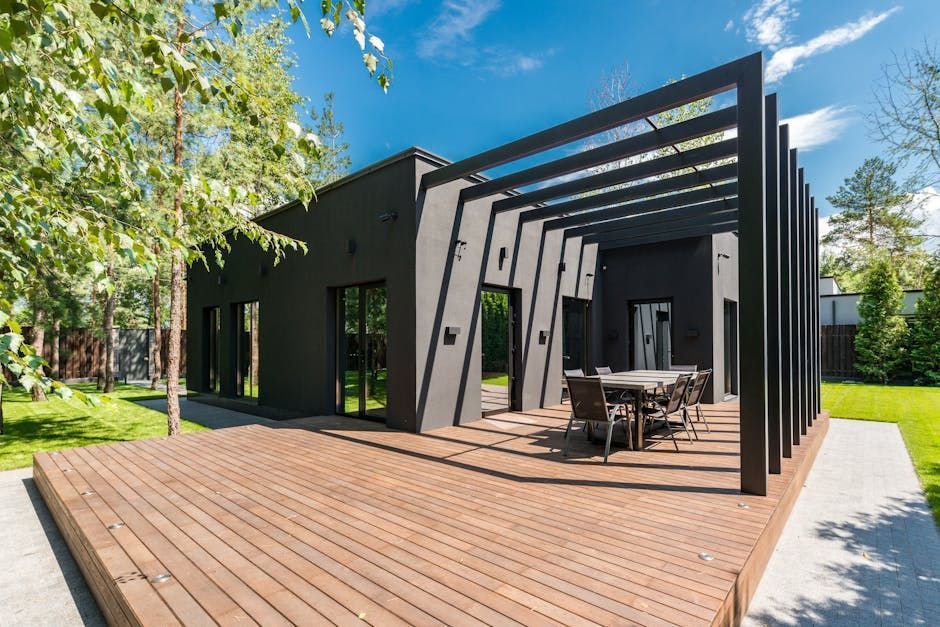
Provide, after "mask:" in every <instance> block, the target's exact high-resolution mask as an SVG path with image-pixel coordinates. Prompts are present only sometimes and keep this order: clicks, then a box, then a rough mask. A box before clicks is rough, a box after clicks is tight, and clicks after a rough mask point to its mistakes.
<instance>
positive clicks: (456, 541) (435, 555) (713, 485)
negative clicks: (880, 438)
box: [34, 404, 828, 625]
mask: <svg viewBox="0 0 940 627" xmlns="http://www.w3.org/2000/svg"><path fill="white" fill-rule="evenodd" d="M707 414H708V418H709V423H710V425H711V427H712V428H711V432H710V433H706V432H705V430H704V425H700V424H697V425H696V426H697V427H698V426H701V427H702V428H701V429H700V430H699V436H700V440H697V441H695V442H694V443H689V442H683V441H680V444H679V446H680V451H679V452H675V451H674V450H673V448H672V443H671V442H656V443H655V444H652V445H651V447H650V448H648V449H647V450H644V451H629V450H626V449H623V448H618V449H617V450H615V451H614V452H613V453H612V454H611V459H610V461H611V463H609V464H606V465H604V464H601V463H599V458H598V454H599V452H600V449H601V448H602V447H601V446H598V445H595V444H592V443H588V442H586V441H585V440H584V438H583V434H578V437H577V438H575V440H574V441H573V443H572V450H571V456H570V457H569V458H567V459H565V458H563V457H562V456H561V454H560V448H561V444H562V435H563V432H564V427H565V424H566V419H567V408H565V407H556V408H545V409H541V410H536V411H529V412H524V413H513V414H503V415H499V416H491V417H489V418H487V419H484V420H480V421H477V422H475V423H472V424H470V425H464V426H459V427H446V428H443V429H438V430H435V431H432V432H430V433H428V434H424V435H415V434H408V433H402V432H396V431H391V430H387V429H385V428H384V427H382V426H381V425H377V424H374V423H367V422H365V421H359V420H355V419H348V418H340V417H323V418H309V419H300V420H295V421H289V422H287V423H284V425H283V426H282V428H273V429H272V428H268V427H262V426H250V427H240V428H235V429H224V430H220V431H215V432H203V433H197V434H190V435H187V436H182V437H178V438H170V439H166V438H164V439H159V440H151V441H142V442H128V443H120V444H115V445H107V446H96V447H89V448H86V449H79V450H73V451H66V452H63V453H62V454H56V455H50V454H38V455H36V456H35V462H34V463H35V467H36V477H37V486H39V488H40V492H41V493H42V495H43V498H44V499H45V500H46V501H47V503H49V504H50V510H51V511H52V512H53V518H54V519H55V520H56V524H57V525H59V527H60V528H61V529H63V534H64V535H65V536H66V540H67V542H68V544H69V547H70V549H71V550H72V552H73V554H75V556H76V559H77V560H78V561H79V565H80V568H81V569H82V572H83V574H84V575H85V577H86V579H87V580H88V581H89V584H90V585H91V587H92V589H93V592H94V594H95V597H96V599H97V600H98V602H99V604H101V605H102V608H103V610H104V611H105V614H106V616H107V617H108V619H109V622H112V623H114V624H117V623H131V624H143V623H144V622H154V621H156V622H160V623H161V624H162V623H167V624H170V623H174V622H183V623H186V624H212V623H216V624H221V623H230V622H239V623H248V622H259V623H265V624H275V623H277V622H278V621H280V622H292V623H299V622H303V623H311V624H314V623H321V622H322V623H335V624H350V625H351V624H353V623H355V622H361V621H365V622H369V623H372V624H383V625H385V624H396V623H397V624H405V623H410V624H445V623H446V624H467V625H469V624H511V623H515V624H545V625H548V624H575V623H594V624H645V625H672V624H678V625H693V624H733V623H734V622H735V621H736V620H737V619H739V618H740V616H741V615H742V614H743V611H744V610H745V609H746V606H747V603H748V602H749V600H750V595H751V594H752V593H753V589H754V587H755V586H756V584H757V582H758V581H759V578H760V575H761V573H762V571H763V568H764V567H765V565H766V562H767V559H769V555H770V553H771V552H772V550H773V546H774V544H775V543H776V539H777V537H778V536H779V533H780V531H781V530H782V527H783V524H784V523H785V521H786V517H787V516H788V515H789V511H790V508H792V505H793V502H794V501H795V498H796V495H797V494H798V493H799V489H800V487H801V486H802V481H803V479H804V478H805V474H806V473H807V472H808V470H809V467H810V466H811V464H812V461H813V459H814V457H815V453H816V451H817V450H818V448H819V444H820V443H821V441H822V438H823V437H824V435H825V429H826V427H827V426H828V421H827V420H826V418H825V416H823V417H820V419H819V420H817V421H815V422H814V426H813V427H812V428H811V429H810V433H809V434H808V435H807V436H806V437H805V439H804V440H803V441H802V443H801V445H800V446H798V447H795V448H794V456H793V458H792V459H786V460H784V464H783V473H782V474H780V475H772V476H771V477H770V479H769V482H768V489H769V495H768V496H767V497H755V496H750V495H742V494H741V493H740V491H739V490H738V482H739V479H738V463H739V457H738V446H739V438H738V436H739V433H738V422H737V411H736V406H734V405H730V404H728V405H719V406H712V407H709V408H708V409H707ZM89 490H91V491H93V492H94V494H93V495H87V496H86V495H83V494H82V492H87V491H89ZM741 505H744V506H746V507H741ZM116 520H121V521H122V522H123V523H124V527H121V528H118V529H108V528H107V525H108V524H110V523H111V522H114V521H116ZM700 552H707V553H709V554H711V555H713V556H714V557H715V559H714V560H712V561H702V560H700V559H699V558H698V554H699V553H700ZM159 572H169V573H170V574H171V575H172V578H171V579H170V580H169V581H164V582H162V583H150V582H149V581H148V580H147V578H148V577H152V576H153V575H154V574H157V573H159Z"/></svg>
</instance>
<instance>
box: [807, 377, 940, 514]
mask: <svg viewBox="0 0 940 627" xmlns="http://www.w3.org/2000/svg"><path fill="white" fill-rule="evenodd" d="M822 405H823V408H825V409H828V410H829V413H830V415H831V416H832V417H834V418H855V419H857V420H880V421H884V422H896V423H897V424H898V427H900V429H901V435H902V436H903V437H904V442H905V444H907V450H908V451H910V453H911V457H912V458H913V460H914V466H915V467H916V468H917V474H918V475H920V480H921V483H923V485H924V492H925V493H926V495H927V500H928V502H929V503H930V507H931V508H932V509H933V515H934V518H935V519H936V521H937V524H938V525H940V388H936V387H932V388H930V387H915V386H906V385H905V386H901V385H863V384H860V383H823V384H822Z"/></svg>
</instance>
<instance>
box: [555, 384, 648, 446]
mask: <svg viewBox="0 0 940 627" xmlns="http://www.w3.org/2000/svg"><path fill="white" fill-rule="evenodd" d="M568 395H569V396H570V397H571V416H569V418H568V428H567V429H565V448H564V455H565V456H566V457H567V456H568V441H569V439H570V438H571V425H572V424H574V423H575V422H583V423H584V424H585V425H590V426H593V427H597V426H602V427H603V428H605V429H606V431H607V441H606V442H605V444H604V463H605V464H606V463H607V458H608V456H609V455H610V440H611V438H612V437H613V434H614V425H615V424H617V423H618V422H619V423H620V425H621V426H622V427H623V430H624V439H625V440H626V442H627V446H628V447H632V446H633V436H632V434H631V433H630V424H629V422H630V419H629V416H628V415H627V412H626V407H625V406H624V405H622V404H619V403H617V404H614V403H608V402H607V397H606V396H605V395H604V386H603V384H601V381H600V379H595V378H591V377H568ZM589 432H590V431H589Z"/></svg>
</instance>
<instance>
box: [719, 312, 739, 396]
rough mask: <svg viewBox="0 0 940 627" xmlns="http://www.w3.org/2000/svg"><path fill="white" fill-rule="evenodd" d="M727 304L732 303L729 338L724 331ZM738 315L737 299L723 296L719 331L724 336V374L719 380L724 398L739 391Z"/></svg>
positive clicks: (725, 329) (725, 328)
mask: <svg viewBox="0 0 940 627" xmlns="http://www.w3.org/2000/svg"><path fill="white" fill-rule="evenodd" d="M728 305H732V307H731V308H730V311H731V326H732V330H733V332H732V335H731V338H728V336H727V333H726V331H727V326H728V325H727V324H726V318H727V313H726V312H727V311H728V309H729V308H728ZM739 315H740V313H739V311H738V301H736V300H732V299H730V298H725V299H724V300H723V302H722V309H721V318H722V325H721V327H722V331H721V332H722V335H723V336H724V337H722V340H723V341H722V351H723V352H724V359H723V360H722V362H723V367H724V369H725V373H724V375H725V376H724V380H723V381H722V382H721V387H722V393H723V395H724V398H725V399H729V398H734V397H737V396H738V393H739V386H740V371H739V369H740V364H739V363H738V346H739V342H740V339H739V336H740V322H739V321H738V317H739ZM729 339H730V341H729ZM729 363H730V365H731V368H730V370H731V372H730V375H731V390H730V391H729V390H728V388H727V385H726V384H727V382H728V375H729V372H728V370H729V368H728V365H729Z"/></svg>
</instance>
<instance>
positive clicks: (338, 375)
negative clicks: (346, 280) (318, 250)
mask: <svg viewBox="0 0 940 627" xmlns="http://www.w3.org/2000/svg"><path fill="white" fill-rule="evenodd" d="M377 287H384V288H385V321H386V334H387V324H388V286H387V284H386V282H385V281H384V280H381V281H370V282H369V283H354V284H352V285H341V286H339V287H336V288H334V291H335V294H336V296H335V307H336V324H335V325H334V329H333V347H334V351H333V352H334V353H335V356H336V359H335V363H334V364H333V370H334V372H335V380H336V396H337V398H336V413H337V414H339V415H340V416H350V417H352V418H362V419H364V420H372V421H375V422H381V423H384V422H385V421H386V420H387V419H388V416H387V415H385V416H377V415H375V414H369V413H368V409H366V404H367V402H368V383H367V377H366V359H365V357H366V355H365V351H366V346H365V344H367V343H368V334H367V333H366V291H367V290H369V289H373V288H377ZM350 289H356V290H357V291H358V292H359V316H358V318H359V320H358V324H357V327H356V334H357V335H358V336H359V349H358V353H359V411H358V412H356V413H350V412H347V411H345V410H346V407H345V402H344V400H345V391H346V371H345V370H344V369H342V368H341V367H340V365H341V361H340V360H342V359H343V355H342V354H341V352H340V350H339V334H340V332H341V331H342V332H345V324H346V316H345V311H344V301H345V299H344V298H342V297H341V294H343V293H344V291H345V290H350ZM387 390H388V382H387V381H386V394H387V393H388V392H387ZM385 400H386V407H385V409H386V414H387V413H388V398H387V396H386V399H385Z"/></svg>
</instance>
